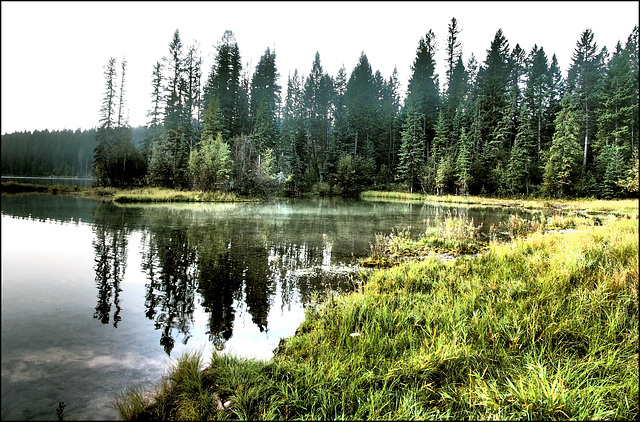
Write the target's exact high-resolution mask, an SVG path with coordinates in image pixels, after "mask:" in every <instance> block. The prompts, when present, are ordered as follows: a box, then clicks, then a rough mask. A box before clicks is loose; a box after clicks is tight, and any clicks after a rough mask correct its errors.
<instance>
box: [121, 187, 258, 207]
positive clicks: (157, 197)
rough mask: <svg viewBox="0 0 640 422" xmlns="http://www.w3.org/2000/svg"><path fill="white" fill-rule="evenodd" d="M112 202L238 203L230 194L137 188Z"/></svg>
mask: <svg viewBox="0 0 640 422" xmlns="http://www.w3.org/2000/svg"><path fill="white" fill-rule="evenodd" d="M113 200H114V202H121V203H127V202H238V201H241V200H246V199H241V198H239V197H238V196H237V195H236V194H235V193H232V192H221V191H215V192H203V191H178V190H174V189H165V188H137V189H127V190H121V191H118V192H117V193H115V194H114V196H113Z"/></svg>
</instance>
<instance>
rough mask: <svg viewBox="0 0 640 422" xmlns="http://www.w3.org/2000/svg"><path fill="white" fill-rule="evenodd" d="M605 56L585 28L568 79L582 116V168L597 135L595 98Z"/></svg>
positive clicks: (573, 56)
mask: <svg viewBox="0 0 640 422" xmlns="http://www.w3.org/2000/svg"><path fill="white" fill-rule="evenodd" d="M603 57H604V50H603V51H600V52H598V46H597V44H596V42H595V41H594V40H593V31H592V30H591V29H586V30H585V31H584V32H583V33H582V35H581V36H580V39H579V40H578V42H577V43H576V48H575V50H574V52H573V55H572V56H571V59H572V64H571V67H570V68H569V74H568V78H567V84H568V89H569V92H571V94H572V95H573V96H575V97H576V99H577V102H578V106H579V110H580V113H581V122H582V124H581V129H580V132H581V133H582V134H583V135H584V149H583V158H582V165H583V167H586V165H587V159H588V152H589V142H590V141H591V139H590V138H591V137H592V136H593V134H594V133H595V130H594V129H595V121H596V119H595V116H596V115H597V107H598V105H597V101H596V99H597V97H598V93H599V90H600V81H601V79H602V62H603Z"/></svg>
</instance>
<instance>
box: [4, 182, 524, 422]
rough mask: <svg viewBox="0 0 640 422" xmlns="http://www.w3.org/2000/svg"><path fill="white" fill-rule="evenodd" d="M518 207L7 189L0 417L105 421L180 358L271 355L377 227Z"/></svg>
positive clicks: (490, 215) (333, 288) (346, 278)
mask: <svg viewBox="0 0 640 422" xmlns="http://www.w3.org/2000/svg"><path fill="white" fill-rule="evenodd" d="M514 212H520V213H522V212H523V211H515V210H507V209H499V208H470V207H462V206H461V207H450V206H444V205H441V204H434V203H423V202H417V203H391V202H370V201H359V200H347V199H341V198H329V199H283V200H277V201H273V202H270V203H266V204H247V203H237V204H229V203H220V204H163V205H126V206H121V205H116V204H113V203H111V202H105V201H101V200H94V199H87V198H82V197H73V196H54V195H46V194H23V195H14V196H12V195H3V196H2V418H3V419H27V420H29V419H33V420H55V419H56V418H57V416H56V408H57V407H58V403H59V402H61V401H63V402H65V405H66V407H65V409H64V410H65V417H66V418H69V419H76V420H77V419H94V420H99V419H115V418H117V412H116V411H115V409H113V408H112V407H111V403H112V401H113V399H114V398H115V396H116V394H118V393H119V392H121V391H122V390H124V389H126V388H129V387H132V386H139V387H147V388H148V387H151V386H152V385H153V384H155V383H157V382H158V381H159V380H160V377H161V376H162V375H163V374H165V373H166V368H167V365H168V364H169V363H170V362H171V361H172V359H174V358H175V357H177V356H179V355H180V354H182V353H183V352H185V351H190V350H194V349H197V350H202V352H203V355H204V356H205V361H206V360H208V359H207V358H206V357H207V356H210V355H211V353H213V351H214V350H218V351H220V352H221V353H234V354H236V355H239V356H246V357H254V358H258V359H269V358H270V357H271V356H272V353H273V349H275V348H276V346H277V345H278V342H279V340H280V338H282V337H289V336H291V335H293V334H294V333H295V330H296V328H297V327H298V325H299V324H300V323H301V322H302V321H303V319H304V308H305V306H308V305H309V304H310V303H313V299H314V295H316V294H324V293H325V292H337V293H343V292H350V291H352V290H353V287H354V286H353V277H354V274H355V273H356V272H357V266H356V262H357V259H358V258H363V257H366V256H367V255H368V253H369V251H370V244H371V243H373V242H374V241H375V234H376V233H385V234H387V233H390V232H391V231H392V230H396V231H399V230H402V229H405V228H407V227H411V228H412V233H415V234H418V233H420V232H424V230H425V229H426V227H427V224H437V223H438V222H440V221H442V220H443V219H444V218H445V217H446V216H447V215H448V214H450V215H453V216H456V215H458V216H465V217H469V218H473V219H474V222H475V224H476V225H477V224H480V223H482V224H483V228H484V229H485V230H487V229H488V228H489V226H490V225H491V224H498V223H499V222H502V221H506V220H508V219H509V216H510V215H511V214H512V213H514Z"/></svg>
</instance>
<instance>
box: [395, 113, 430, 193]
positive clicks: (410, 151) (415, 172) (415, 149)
mask: <svg viewBox="0 0 640 422" xmlns="http://www.w3.org/2000/svg"><path fill="white" fill-rule="evenodd" d="M423 151H424V132H423V129H422V116H421V115H420V113H419V112H418V108H417V107H416V106H415V105H410V106H409V108H408V112H407V118H406V120H405V122H404V125H403V130H402V144H401V145H400V154H399V159H400V163H399V165H398V179H399V180H400V181H402V182H407V183H408V184H409V191H410V192H413V187H414V185H415V182H416V180H417V179H418V177H419V173H420V168H421V167H422V166H423V164H424V153H423Z"/></svg>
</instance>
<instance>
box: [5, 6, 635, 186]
mask: <svg viewBox="0 0 640 422" xmlns="http://www.w3.org/2000/svg"><path fill="white" fill-rule="evenodd" d="M460 32H461V31H460V25H459V22H458V21H457V20H456V19H455V18H453V19H451V21H450V22H449V24H448V32H447V34H444V37H443V39H441V40H439V45H441V46H442V48H444V50H445V53H446V54H445V58H446V63H444V69H445V74H444V75H437V74H436V71H435V69H436V60H435V56H436V55H435V51H436V35H435V34H434V33H433V32H432V31H431V30H429V31H428V32H427V33H426V34H425V35H424V36H423V37H422V38H421V39H419V40H416V41H417V48H416V53H415V58H414V60H413V64H412V66H411V68H410V69H403V70H402V71H403V72H407V74H409V75H410V77H409V80H408V84H407V90H406V95H404V94H403V93H401V92H400V89H399V81H398V70H397V69H395V70H394V72H393V73H392V74H391V75H382V74H381V73H380V72H379V71H377V70H374V69H375V68H374V66H375V64H374V63H370V62H369V60H368V59H367V55H366V54H365V52H362V53H361V55H360V57H359V59H358V61H357V64H356V66H355V67H354V68H353V69H345V67H344V66H342V68H340V70H339V71H338V73H337V74H336V75H329V74H327V73H326V72H325V71H324V70H323V66H322V61H321V55H320V53H319V52H316V53H315V58H314V60H313V61H312V62H310V70H307V71H306V72H305V71H300V72H299V71H298V70H295V71H293V72H290V73H289V74H288V75H287V76H286V77H285V78H283V79H282V80H281V78H280V74H279V70H278V67H277V57H276V52H275V51H272V50H271V49H270V48H266V50H265V51H264V54H263V55H262V56H261V57H260V59H259V62H258V63H257V65H256V66H255V67H254V68H253V69H245V68H243V66H242V59H241V50H240V46H238V43H237V42H236V39H235V37H234V34H233V32H232V31H225V32H224V34H223V36H222V37H221V39H220V40H219V42H218V43H217V45H216V46H212V48H214V51H213V53H214V57H215V60H214V63H213V65H212V67H211V69H203V60H202V56H203V52H202V51H199V49H198V47H196V45H197V44H195V43H194V44H193V45H185V44H183V42H182V40H181V38H180V33H179V31H178V30H176V31H175V33H174V34H173V36H172V37H168V38H170V40H169V41H170V42H169V43H168V47H167V50H166V56H165V57H159V58H158V61H157V62H156V63H153V64H149V86H148V88H149V109H148V114H147V116H148V121H147V125H146V126H144V127H135V128H132V127H131V126H130V124H129V122H128V121H127V118H126V113H125V110H124V107H125V104H126V88H127V86H126V82H127V80H126V76H127V62H126V60H124V59H123V60H121V61H118V60H117V59H116V58H113V57H111V58H107V60H105V66H104V75H103V77H104V94H103V97H102V98H96V103H98V102H99V103H100V104H101V109H100V115H99V116H96V124H97V125H96V127H95V128H93V129H90V130H84V131H80V130H77V131H75V132H73V131H60V132H56V131H54V132H48V131H44V132H40V131H36V132H34V133H30V132H16V133H12V134H6V135H3V136H2V173H3V175H7V174H11V175H50V174H57V175H87V174H92V175H93V176H94V177H95V179H96V184H97V185H100V186H113V187H127V186H147V185H149V186H159V187H168V188H174V189H190V190H202V191H233V192H236V193H239V194H241V195H249V196H266V195H272V194H276V193H285V194H286V193H292V192H293V193H298V192H303V193H304V192H314V193H318V194H321V195H330V194H335V195H345V196H350V195H356V194H357V193H358V192H360V191H362V190H365V189H366V190H371V189H378V190H406V191H411V192H418V191H420V192H425V193H429V194H458V195H463V194H471V195H496V196H522V195H528V196H546V197H554V198H563V197H597V198H606V199H610V198H621V197H637V195H638V144H639V130H640V128H639V125H638V115H639V113H638V90H639V87H638V80H639V77H638V27H637V26H636V27H635V28H634V29H633V31H632V33H631V34H628V36H627V37H626V39H625V37H624V35H625V34H621V39H622V40H623V41H621V42H618V44H617V45H616V46H615V48H614V49H613V51H608V50H607V48H600V47H599V46H598V43H597V40H596V37H595V35H594V33H593V32H592V31H591V30H590V29H585V30H584V32H582V33H581V34H576V38H577V41H576V44H575V49H574V52H573V55H572V57H571V63H570V65H569V68H568V69H567V71H566V72H565V73H563V72H562V70H561V69H560V68H559V65H558V62H557V59H556V56H555V55H554V54H552V52H551V51H546V50H545V49H544V48H543V47H542V46H537V45H534V46H533V48H532V49H531V50H530V51H525V50H523V49H522V48H521V47H520V45H518V44H516V45H515V46H513V45H510V43H509V41H508V40H507V38H506V36H505V35H504V34H503V32H502V30H498V31H497V32H496V33H495V36H494V38H493V40H487V50H486V57H477V58H476V57H475V56H474V55H473V54H472V55H471V57H470V58H468V60H466V61H465V60H463V58H462V45H463V40H462V39H461V37H460ZM549 48H551V49H552V48H553V46H549ZM205 53H208V52H205ZM309 55H310V57H312V55H313V51H310V52H309ZM281 84H282V85H281Z"/></svg>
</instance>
